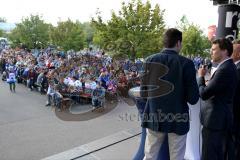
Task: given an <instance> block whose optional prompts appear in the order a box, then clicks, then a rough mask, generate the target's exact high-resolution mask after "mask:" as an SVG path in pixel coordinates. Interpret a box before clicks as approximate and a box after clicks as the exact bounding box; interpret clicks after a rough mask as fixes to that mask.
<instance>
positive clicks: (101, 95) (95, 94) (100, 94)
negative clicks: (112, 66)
mask: <svg viewBox="0 0 240 160" xmlns="http://www.w3.org/2000/svg"><path fill="white" fill-rule="evenodd" d="M104 100H105V89H104V88H103V87H102V86H101V84H100V83H99V82H98V83H97V86H96V88H95V89H93V91H92V105H93V107H94V108H98V107H103V103H104Z"/></svg>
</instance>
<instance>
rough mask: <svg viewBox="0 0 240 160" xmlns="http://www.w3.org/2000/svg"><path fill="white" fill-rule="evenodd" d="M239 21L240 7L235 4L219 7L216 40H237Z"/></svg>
mask: <svg viewBox="0 0 240 160" xmlns="http://www.w3.org/2000/svg"><path fill="white" fill-rule="evenodd" d="M239 19H240V6H238V5H235V4H229V5H221V6H219V7H218V27H217V34H216V38H224V37H225V38H229V39H230V40H234V39H237V36H238V24H239V23H240V21H239Z"/></svg>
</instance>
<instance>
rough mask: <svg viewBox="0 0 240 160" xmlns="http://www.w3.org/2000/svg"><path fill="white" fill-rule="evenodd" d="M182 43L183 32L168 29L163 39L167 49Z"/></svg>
mask: <svg viewBox="0 0 240 160" xmlns="http://www.w3.org/2000/svg"><path fill="white" fill-rule="evenodd" d="M178 41H180V42H182V32H181V31H179V30H178V29H176V28H170V29H168V30H167V31H166V32H165V34H164V38H163V45H164V47H165V48H173V47H175V45H176V44H177V42H178Z"/></svg>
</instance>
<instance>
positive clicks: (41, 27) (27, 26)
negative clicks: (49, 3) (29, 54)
mask: <svg viewBox="0 0 240 160" xmlns="http://www.w3.org/2000/svg"><path fill="white" fill-rule="evenodd" d="M50 26H51V25H50V24H47V23H45V22H44V21H43V20H42V17H40V16H39V15H30V17H27V18H25V19H23V20H22V22H21V23H18V24H17V26H16V28H15V29H14V30H13V31H12V32H11V34H10V35H9V38H10V40H11V41H12V43H13V45H14V46H16V45H21V44H24V45H25V46H26V47H27V48H29V49H32V48H43V47H46V46H47V45H48V42H49V28H50Z"/></svg>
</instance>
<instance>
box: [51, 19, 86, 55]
mask: <svg viewBox="0 0 240 160" xmlns="http://www.w3.org/2000/svg"><path fill="white" fill-rule="evenodd" d="M50 37H51V43H52V44H54V45H57V46H60V47H62V48H63V49H64V50H65V51H67V50H71V49H73V50H75V51H78V50H80V49H83V47H84V46H85V42H84V40H85V35H84V33H83V29H82V27H81V24H80V22H78V21H77V22H72V21H71V20H70V19H68V20H67V21H65V22H58V26H57V27H52V28H51V32H50Z"/></svg>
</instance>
